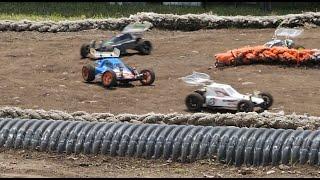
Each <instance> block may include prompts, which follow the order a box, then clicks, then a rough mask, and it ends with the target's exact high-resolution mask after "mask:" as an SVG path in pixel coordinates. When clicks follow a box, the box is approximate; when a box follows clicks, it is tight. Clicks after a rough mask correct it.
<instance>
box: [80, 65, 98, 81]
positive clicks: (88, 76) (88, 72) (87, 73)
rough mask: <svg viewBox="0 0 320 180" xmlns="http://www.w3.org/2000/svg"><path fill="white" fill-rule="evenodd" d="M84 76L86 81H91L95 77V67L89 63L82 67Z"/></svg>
mask: <svg viewBox="0 0 320 180" xmlns="http://www.w3.org/2000/svg"><path fill="white" fill-rule="evenodd" d="M82 77H83V79H84V80H85V81H86V82H91V81H93V80H94V78H95V68H94V67H93V66H92V65H90V64H88V65H85V66H83V67H82Z"/></svg>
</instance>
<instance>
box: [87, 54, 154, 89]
mask: <svg viewBox="0 0 320 180" xmlns="http://www.w3.org/2000/svg"><path fill="white" fill-rule="evenodd" d="M90 54H91V59H95V64H96V66H93V65H90V64H88V65H85V66H83V68H82V77H83V79H84V80H85V81H86V82H91V81H93V80H94V79H95V78H96V76H99V75H101V81H102V84H103V86H104V87H106V88H111V87H114V86H117V85H118V83H129V82H131V81H140V82H141V84H142V85H151V84H152V83H153V82H154V80H155V74H154V72H153V71H152V70H148V69H144V70H141V71H140V72H138V71H137V70H136V69H134V68H132V67H130V66H128V65H126V64H124V63H123V62H122V60H121V59H120V58H119V55H120V51H119V50H118V49H114V51H113V52H111V53H110V52H97V51H95V50H94V49H93V48H92V49H91V50H90Z"/></svg>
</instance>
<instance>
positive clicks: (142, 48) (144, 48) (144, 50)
mask: <svg viewBox="0 0 320 180" xmlns="http://www.w3.org/2000/svg"><path fill="white" fill-rule="evenodd" d="M138 50H139V52H140V53H141V54H142V55H149V54H151V51H152V44H151V42H150V41H142V42H140V43H139V45H138Z"/></svg>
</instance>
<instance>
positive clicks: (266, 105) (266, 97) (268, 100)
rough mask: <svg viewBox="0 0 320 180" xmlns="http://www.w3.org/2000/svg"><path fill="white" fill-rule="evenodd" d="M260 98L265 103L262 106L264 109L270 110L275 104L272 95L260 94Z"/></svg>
mask: <svg viewBox="0 0 320 180" xmlns="http://www.w3.org/2000/svg"><path fill="white" fill-rule="evenodd" d="M259 96H260V97H261V98H262V99H263V100H264V103H263V105H262V108H263V109H269V107H271V106H272V104H273V97H272V95H271V94H270V93H267V92H262V93H260V94H259Z"/></svg>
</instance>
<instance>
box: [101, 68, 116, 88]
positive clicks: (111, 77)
mask: <svg viewBox="0 0 320 180" xmlns="http://www.w3.org/2000/svg"><path fill="white" fill-rule="evenodd" d="M101 81H102V84H103V86H104V87H106V88H110V87H113V86H115V85H116V84H117V76H116V73H115V72H114V71H111V70H109V71H106V72H104V73H103V75H102V76H101Z"/></svg>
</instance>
